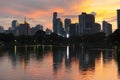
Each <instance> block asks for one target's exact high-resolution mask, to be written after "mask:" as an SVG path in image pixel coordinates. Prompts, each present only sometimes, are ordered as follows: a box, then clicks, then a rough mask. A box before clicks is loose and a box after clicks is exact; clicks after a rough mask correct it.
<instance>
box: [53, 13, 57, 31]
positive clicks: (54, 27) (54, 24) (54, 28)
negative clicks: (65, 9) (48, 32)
mask: <svg viewBox="0 0 120 80" xmlns="http://www.w3.org/2000/svg"><path fill="white" fill-rule="evenodd" d="M53 32H55V33H57V12H54V13H53Z"/></svg>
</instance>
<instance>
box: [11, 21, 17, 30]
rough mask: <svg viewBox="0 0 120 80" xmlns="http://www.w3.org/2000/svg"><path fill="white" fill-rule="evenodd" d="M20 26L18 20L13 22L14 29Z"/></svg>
mask: <svg viewBox="0 0 120 80" xmlns="http://www.w3.org/2000/svg"><path fill="white" fill-rule="evenodd" d="M17 26H18V22H17V20H13V21H12V28H13V29H15V28H16V27H17Z"/></svg>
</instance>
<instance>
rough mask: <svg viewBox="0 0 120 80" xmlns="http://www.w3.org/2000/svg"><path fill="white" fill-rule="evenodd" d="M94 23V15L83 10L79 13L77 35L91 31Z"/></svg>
mask: <svg viewBox="0 0 120 80" xmlns="http://www.w3.org/2000/svg"><path fill="white" fill-rule="evenodd" d="M94 24H95V17H94V15H92V14H86V13H85V12H83V13H82V14H81V15H79V35H80V36H81V35H85V34H91V33H93V28H94Z"/></svg>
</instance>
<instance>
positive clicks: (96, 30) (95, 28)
mask: <svg viewBox="0 0 120 80" xmlns="http://www.w3.org/2000/svg"><path fill="white" fill-rule="evenodd" d="M93 30H94V33H97V32H100V31H101V25H100V24H99V23H95V26H94V29H93Z"/></svg>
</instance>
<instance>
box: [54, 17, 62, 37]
mask: <svg viewBox="0 0 120 80" xmlns="http://www.w3.org/2000/svg"><path fill="white" fill-rule="evenodd" d="M56 30H57V32H56V33H57V34H58V35H62V34H63V31H64V29H63V24H62V21H61V19H60V18H57V28H56Z"/></svg>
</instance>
